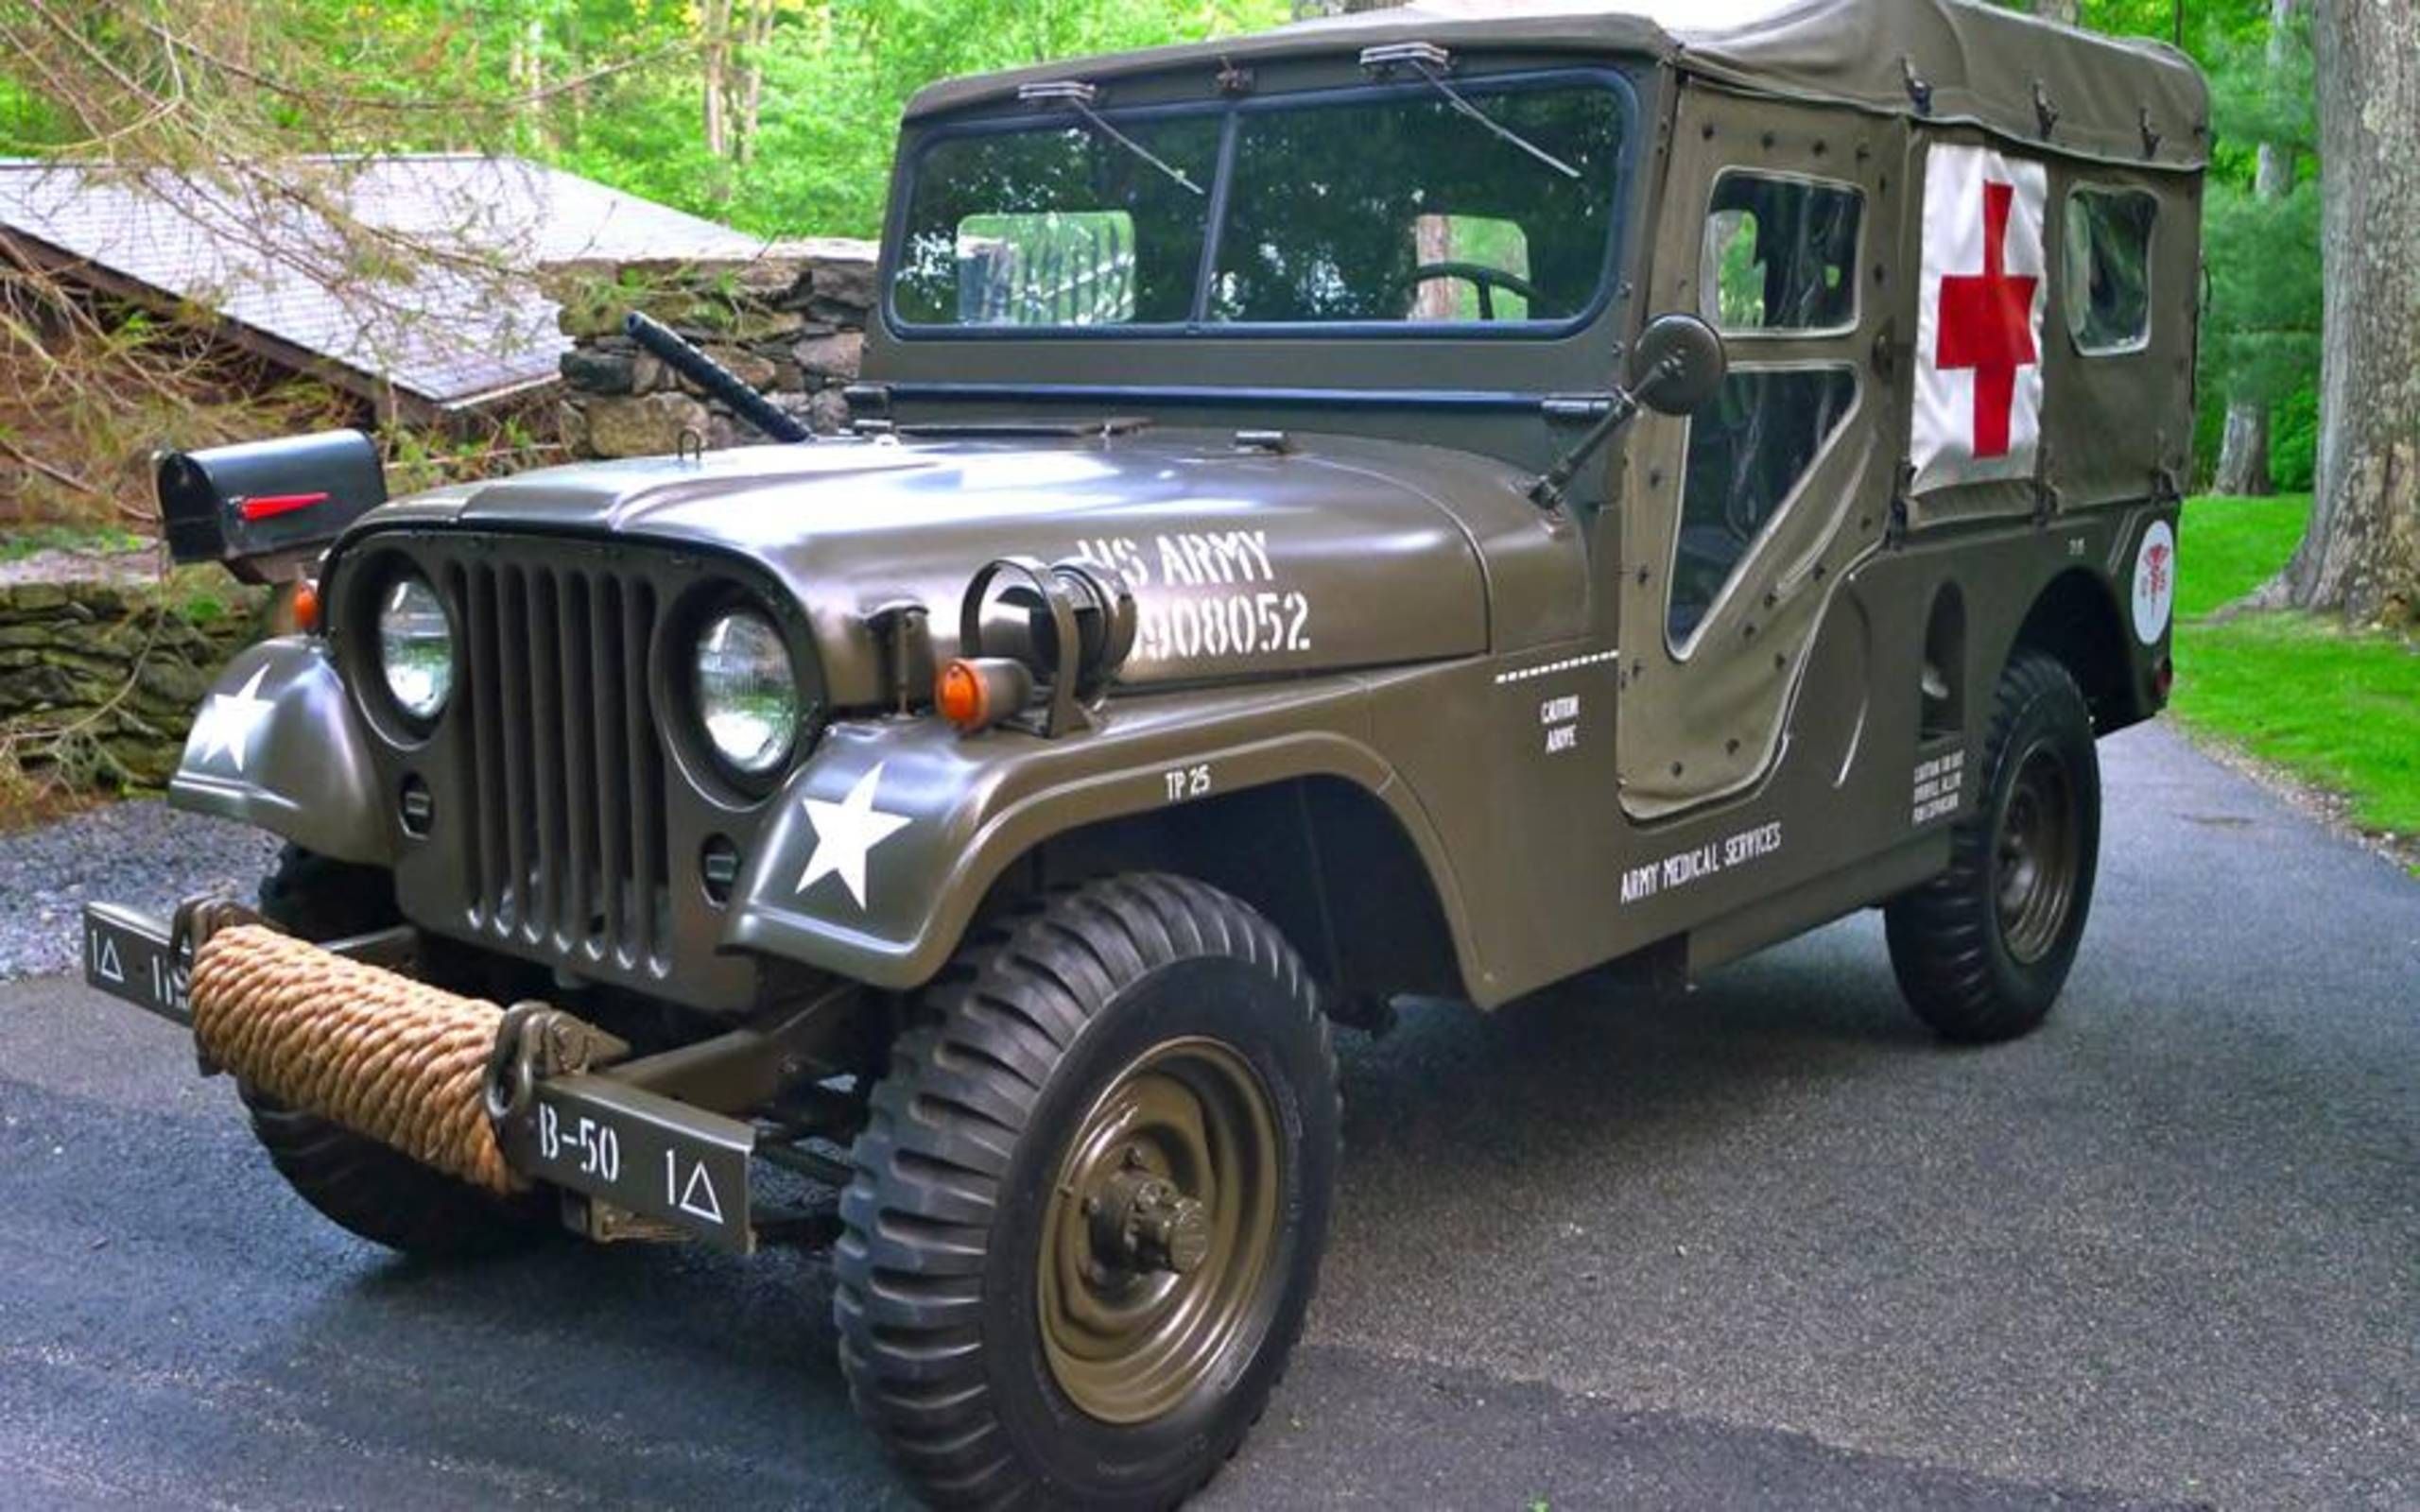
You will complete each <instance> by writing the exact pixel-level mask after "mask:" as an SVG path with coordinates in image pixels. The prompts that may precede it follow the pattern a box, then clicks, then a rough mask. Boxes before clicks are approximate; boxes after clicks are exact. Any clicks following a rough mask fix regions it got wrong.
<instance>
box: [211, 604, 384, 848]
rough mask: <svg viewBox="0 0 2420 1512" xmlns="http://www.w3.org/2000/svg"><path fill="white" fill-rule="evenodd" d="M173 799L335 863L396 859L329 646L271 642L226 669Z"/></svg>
mask: <svg viewBox="0 0 2420 1512" xmlns="http://www.w3.org/2000/svg"><path fill="white" fill-rule="evenodd" d="M168 802H169V803H170V805H172V806H173V807H176V808H180V809H184V810H187V811H189V812H191V813H195V814H215V815H216V816H219V817H221V818H227V819H233V820H235V821H237V822H238V823H242V824H249V825H252V826H254V827H255V828H258V829H263V830H268V831H269V832H270V833H274V834H281V835H284V836H285V838H286V839H288V840H291V841H293V842H294V843H295V844H296V845H299V846H301V847H302V848H303V849H304V850H306V851H317V852H319V853H320V854H321V855H324V856H332V857H334V858H335V859H337V860H338V861H355V862H363V863H367V864H371V865H376V866H389V865H391V864H392V863H393V861H394V838H393V828H392V826H391V825H389V822H388V819H387V814H386V809H385V807H384V805H382V804H381V803H380V802H379V801H378V782H377V777H376V775H375V769H374V768H373V767H372V765H371V761H370V748H369V739H368V735H367V733H366V732H365V731H364V730H362V728H361V723H360V716H359V714H358V713H355V711H354V707H353V700H352V699H351V698H349V697H347V696H345V690H344V682H343V679H340V678H338V677H337V669H336V666H335V664H334V663H333V662H331V661H330V660H329V657H328V651H327V647H326V646H325V645H324V644H321V643H320V642H318V641H314V640H310V639H308V638H306V637H303V636H299V635H289V636H284V637H281V638H279V639H276V640H272V641H264V642H262V643H261V644H258V645H255V646H251V647H249V648H247V649H245V650H244V651H241V652H239V653H237V655H236V656H235V658H234V660H233V661H232V662H228V663H227V667H226V670H225V671H223V672H221V673H220V674H219V675H218V681H217V683H216V686H215V687H213V688H212V690H211V694H210V696H209V697H208V698H206V699H204V700H202V705H201V708H200V709H199V710H198V711H197V712H196V713H195V714H194V721H193V730H192V731H191V733H189V734H188V735H187V736H186V737H185V749H184V754H183V755H182V757H180V758H179V759H178V763H177V772H176V775H175V776H174V777H173V778H171V779H169V782H168Z"/></svg>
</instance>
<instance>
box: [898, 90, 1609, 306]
mask: <svg viewBox="0 0 2420 1512" xmlns="http://www.w3.org/2000/svg"><path fill="white" fill-rule="evenodd" d="M1452 82H1453V84H1454V85H1455V87H1456V88H1458V89H1460V90H1461V91H1462V92H1463V93H1465V94H1470V95H1472V96H1473V97H1474V100H1475V101H1476V102H1478V103H1481V104H1483V103H1484V102H1485V101H1486V100H1488V99H1491V98H1494V97H1496V96H1499V95H1502V94H1513V93H1529V92H1534V91H1539V90H1546V89H1555V88H1568V87H1572V86H1575V85H1576V86H1582V87H1593V88H1598V89H1601V90H1603V91H1605V92H1606V93H1608V94H1611V95H1612V96H1613V99H1614V107H1615V111H1616V116H1617V119H1618V125H1619V129H1620V131H1621V143H1620V148H1619V150H1618V152H1617V153H1616V155H1615V159H1614V165H1615V180H1614V183H1613V185H1612V187H1611V189H1610V191H1609V193H1608V201H1609V204H1610V206H1611V214H1610V216H1609V221H1610V224H1609V225H1608V226H1607V229H1606V234H1605V248H1604V252H1603V258H1602V262H1601V264H1600V266H1599V268H1598V272H1597V283H1596V287H1595V288H1594V289H1593V290H1591V291H1590V294H1589V298H1588V301H1587V302H1586V303H1585V304H1584V305H1583V306H1582V308H1581V309H1580V310H1579V311H1577V312H1576V313H1574V314H1573V315H1571V316H1569V317H1567V318H1562V319H1554V320H1333V321H1291V320H1214V319H1211V318H1208V305H1209V301H1210V298H1211V293H1212V284H1213V282H1214V280H1215V278H1216V275H1217V269H1218V266H1219V252H1220V250H1221V245H1222V243H1223V242H1224V240H1225V235H1226V232H1227V223H1228V215H1227V212H1228V204H1229V199H1230V198H1231V195H1232V193H1233V189H1234V182H1235V163H1236V139H1237V136H1238V133H1239V132H1240V130H1241V129H1242V124H1243V120H1244V118H1245V117H1246V116H1249V115H1254V114H1264V113H1270V112H1281V111H1288V110H1300V109H1304V108H1305V107H1312V108H1316V107H1318V106H1323V105H1328V104H1348V103H1352V104H1359V103H1373V102H1376V103H1383V102H1384V101H1387V100H1390V99H1407V100H1409V99H1423V98H1426V99H1433V98H1435V97H1436V92H1435V89H1434V87H1433V86H1432V85H1431V84H1430V83H1429V82H1428V81H1427V80H1426V79H1423V78H1412V79H1409V80H1407V81H1392V80H1391V81H1388V82H1385V83H1361V84H1352V85H1346V86H1343V87H1341V88H1340V87H1337V86H1334V85H1326V86H1320V85H1311V86H1306V87H1304V88H1300V89H1292V90H1288V91H1285V92H1283V93H1273V94H1258V95H1248V96H1239V97H1236V98H1230V99H1220V100H1207V101H1174V102H1165V103H1159V104H1151V105H1141V106H1134V107H1130V108H1126V109H1117V110H1104V111H1101V112H1100V114H1101V115H1102V117H1103V118H1104V119H1106V120H1108V121H1109V122H1110V123H1111V124H1112V125H1114V126H1118V127H1120V128H1121V129H1123V128H1124V127H1125V126H1126V124H1127V123H1130V122H1132V123H1137V124H1146V125H1148V124H1150V123H1152V122H1155V121H1164V120H1168V119H1171V118H1179V117H1184V116H1201V115H1208V116H1216V117H1219V118H1221V119H1220V127H1219V147H1218V157H1217V163H1216V167H1215V170H1214V178H1213V180H1212V182H1211V184H1210V192H1209V195H1208V197H1207V203H1206V205H1205V207H1204V211H1203V215H1204V217H1205V221H1204V227H1203V234H1202V245H1201V266H1200V267H1199V268H1198V270H1197V271H1196V273H1195V277H1194V288H1193V302H1192V308H1191V311H1190V313H1189V315H1188V317H1187V318H1185V319H1184V320H1181V321H1175V320H1158V321H1150V322H1133V323H1128V324H1122V325H1109V324H1095V325H1035V326H1017V325H959V324H951V323H945V322H937V323H931V324H919V323H916V322H913V321H910V320H908V319H905V318H902V317H901V315H900V313H899V309H898V304H897V292H898V286H899V278H898V274H899V267H900V264H901V259H902V256H903V253H904V249H905V247H906V243H907V236H908V215H909V214H910V212H911V210H912V207H913V203H914V199H915V188H916V185H917V183H918V182H919V181H920V179H921V176H922V174H923V172H924V168H925V156H926V155H927V154H929V153H930V152H931V151H932V150H933V149H934V147H936V146H939V145H941V144H942V143H945V142H948V141H951V140H954V139H957V138H961V137H969V136H985V135H994V134H1001V133H1008V132H1014V131H1027V130H1033V129H1037V128H1041V127H1045V126H1046V125H1048V124H1050V123H1051V121H1052V117H1051V116H1049V115H1047V114H1044V113H1042V112H1035V111H1032V110H1030V109H1027V110H1023V111H1020V112H1016V113H1013V114H1009V115H992V116H982V117H975V118H970V119H965V120H957V121H944V122H942V123H939V124H937V125H933V126H930V127H926V128H925V129H922V130H921V132H920V133H919V135H918V137H917V140H916V144H915V146H914V148H913V150H912V154H911V155H910V156H909V158H908V162H907V163H905V164H904V165H903V171H901V172H899V173H897V174H895V175H894V178H893V182H894V185H895V188H894V191H893V193H892V195H891V203H890V210H889V213H888V215H886V216H885V218H884V227H883V242H882V263H881V283H882V287H881V298H880V300H879V301H878V304H879V308H880V311H881V316H882V323H883V329H884V332H885V334H886V335H889V336H890V337H891V338H892V339H894V340H898V341H901V342H910V343H919V344H922V343H926V342H937V341H939V342H951V341H1010V342H1016V341H1051V342H1056V341H1131V340H1163V341H1165V340H1171V339H1174V340H1219V339H1232V338H1238V337H1242V338H1251V339H1256V340H1268V339H1277V340H1288V341H1304V340H1311V341H1327V340H1357V341H1367V340H1373V339H1375V340H1382V341H1400V340H1424V339H1425V340H1431V341H1433V340H1437V339H1440V338H1447V339H1460V340H1481V341H1555V340H1560V339H1564V338H1567V337H1569V336H1571V335H1575V334H1576V333H1578V332H1580V331H1582V330H1584V329H1586V328H1587V327H1588V326H1589V325H1591V324H1593V323H1594V322H1595V321H1597V320H1598V319H1599V318H1601V317H1602V316H1603V314H1604V313H1605V310H1606V308H1607V307H1608V306H1609V305H1611V304H1612V303H1613V302H1614V300H1615V298H1616V295H1617V294H1618V293H1619V291H1620V283H1621V280H1620V277H1619V274H1620V269H1621V265H1622V261H1623V258H1624V257H1625V255H1626V254H1627V252H1628V250H1629V249H1630V248H1631V247H1632V246H1633V245H1634V241H1635V236H1636V232H1637V227H1636V226H1635V224H1634V221H1635V219H1636V216H1635V215H1634V212H1635V211H1636V210H1637V209H1638V207H1639V199H1638V195H1637V188H1638V181H1639V180H1638V175H1639V164H1640V160H1641V157H1642V155H1643V151H1644V144H1643V143H1642V142H1641V140H1640V135H1641V133H1640V130H1639V121H1640V111H1639V104H1638V91H1637V87H1636V85H1635V83H1634V80H1633V79H1632V77H1631V76H1630V75H1629V74H1628V73H1626V72H1625V71H1623V70H1622V69H1620V68H1618V67H1615V66H1613V65H1611V64H1610V63H1586V64H1577V65H1571V66H1548V67H1537V66H1534V65H1531V66H1523V67H1516V68H1511V69H1507V70H1505V71H1503V72H1500V73H1474V74H1461V73H1457V74H1456V75H1455V76H1454V77H1453V78H1452ZM1471 129H1473V130H1475V131H1476V130H1478V129H1479V128H1478V125H1477V124H1476V123H1473V124H1472V128H1471ZM1102 148H1103V150H1110V151H1115V150H1119V149H1118V148H1117V147H1116V146H1115V144H1109V143H1104V144H1102ZM1506 150H1510V149H1509V148H1507V149H1506Z"/></svg>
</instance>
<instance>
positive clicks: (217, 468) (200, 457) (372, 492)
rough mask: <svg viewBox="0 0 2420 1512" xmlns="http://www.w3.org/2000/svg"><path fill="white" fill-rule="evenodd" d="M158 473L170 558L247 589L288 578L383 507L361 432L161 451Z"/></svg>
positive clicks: (379, 480) (377, 473)
mask: <svg viewBox="0 0 2420 1512" xmlns="http://www.w3.org/2000/svg"><path fill="white" fill-rule="evenodd" d="M156 475H157V478H158V486H159V493H160V523H161V525H162V527H163V528H164V529H165V531H166V532H167V537H168V554H169V555H170V556H172V557H174V558H176V559H177V560H179V561H182V562H201V561H216V562H224V563H226V564H227V566H228V568H229V569H230V570H232V571H233V572H234V574H235V575H236V576H239V577H245V578H249V579H251V580H252V581H255V582H268V581H272V580H275V579H277V578H281V577H291V576H295V574H296V573H297V572H299V571H300V570H301V569H302V568H303V567H305V566H307V565H308V563H309V560H310V558H312V557H313V556H314V555H316V554H317V553H318V552H319V551H320V548H322V547H324V546H326V545H327V544H328V542H330V541H334V540H336V538H337V535H338V534H339V533H340V532H341V531H342V530H343V529H344V527H345V526H347V525H349V524H352V523H353V522H354V520H356V519H358V518H360V517H361V516H362V515H363V514H364V513H366V512H368V511H369V510H371V509H374V508H376V507H378V506H379V505H382V504H384V503H386V502H387V474H386V472H384V471H383V470H382V469H381V468H380V466H379V463H378V448H377V447H376V445H374V444H373V443H372V441H371V439H370V438H369V437H367V436H364V435H363V434H361V432H359V431H320V432H319V433H317V434H316V435H311V436H288V437H284V438H279V439H277V440H273V441H246V442H244V443H242V444H240V445H236V446H214V447H212V448H210V449H209V450H207V451H202V452H163V453H161V454H160V456H159V462H158V467H157V470H156Z"/></svg>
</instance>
